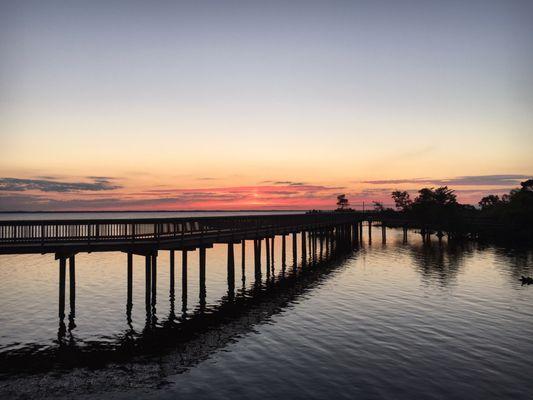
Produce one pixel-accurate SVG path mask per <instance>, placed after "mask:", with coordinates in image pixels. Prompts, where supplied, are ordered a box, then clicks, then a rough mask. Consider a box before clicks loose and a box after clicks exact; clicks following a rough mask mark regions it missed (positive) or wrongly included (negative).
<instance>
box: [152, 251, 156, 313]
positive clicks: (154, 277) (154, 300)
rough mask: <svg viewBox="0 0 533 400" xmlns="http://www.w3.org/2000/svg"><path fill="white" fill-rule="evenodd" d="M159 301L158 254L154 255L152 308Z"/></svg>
mask: <svg viewBox="0 0 533 400" xmlns="http://www.w3.org/2000/svg"><path fill="white" fill-rule="evenodd" d="M156 299H157V253H154V254H152V308H153V307H155V304H156Z"/></svg>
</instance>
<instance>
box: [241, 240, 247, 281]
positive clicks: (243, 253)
mask: <svg viewBox="0 0 533 400" xmlns="http://www.w3.org/2000/svg"><path fill="white" fill-rule="evenodd" d="M241 269H242V270H241V281H242V286H243V289H244V286H245V285H246V240H244V239H243V240H242V242H241Z"/></svg>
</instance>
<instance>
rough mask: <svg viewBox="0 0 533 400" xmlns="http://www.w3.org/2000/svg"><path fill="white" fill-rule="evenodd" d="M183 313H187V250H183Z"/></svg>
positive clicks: (184, 314)
mask: <svg viewBox="0 0 533 400" xmlns="http://www.w3.org/2000/svg"><path fill="white" fill-rule="evenodd" d="M181 313H182V315H183V316H184V317H185V316H186V315H187V250H183V251H182V252H181Z"/></svg>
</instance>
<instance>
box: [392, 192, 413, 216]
mask: <svg viewBox="0 0 533 400" xmlns="http://www.w3.org/2000/svg"><path fill="white" fill-rule="evenodd" d="M391 196H392V199H393V200H394V204H395V206H396V208H397V209H398V210H401V211H406V210H408V209H409V208H410V207H411V205H412V204H413V201H412V200H411V198H410V197H409V193H407V192H406V191H405V190H404V191H401V190H395V191H394V192H392V194H391Z"/></svg>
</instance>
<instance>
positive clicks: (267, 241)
mask: <svg viewBox="0 0 533 400" xmlns="http://www.w3.org/2000/svg"><path fill="white" fill-rule="evenodd" d="M265 252H266V266H267V272H270V239H269V238H268V236H267V238H266V239H265Z"/></svg>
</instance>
